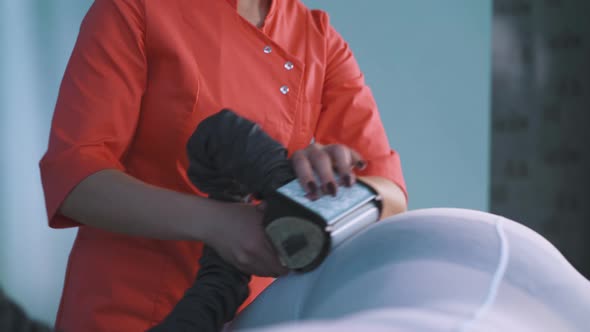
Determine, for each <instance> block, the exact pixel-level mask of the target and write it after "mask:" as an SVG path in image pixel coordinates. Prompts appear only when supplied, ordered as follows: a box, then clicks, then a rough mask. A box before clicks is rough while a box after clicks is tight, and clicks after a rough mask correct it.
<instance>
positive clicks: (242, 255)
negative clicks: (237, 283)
mask: <svg viewBox="0 0 590 332" xmlns="http://www.w3.org/2000/svg"><path fill="white" fill-rule="evenodd" d="M224 204H226V206H224V207H223V208H222V209H220V212H219V214H220V216H219V217H220V218H217V220H218V221H219V222H218V223H216V224H215V225H212V230H211V233H210V234H211V235H209V236H208V244H209V245H210V246H211V247H213V248H214V249H215V250H216V251H217V253H218V254H219V255H220V256H221V257H222V258H223V259H224V260H225V261H226V262H228V263H230V264H232V265H233V266H235V267H237V268H238V269H239V270H240V271H242V272H245V273H248V274H254V275H257V276H261V277H275V278H276V277H279V276H281V275H284V274H286V273H287V272H289V270H288V269H287V268H285V267H284V266H283V265H282V264H281V262H280V260H279V257H278V254H277V253H276V251H275V249H274V247H273V246H272V244H271V243H270V241H269V240H268V238H267V236H266V233H265V232H264V228H263V226H262V217H263V212H264V211H263V205H260V206H258V207H255V206H253V205H247V204H241V203H224Z"/></svg>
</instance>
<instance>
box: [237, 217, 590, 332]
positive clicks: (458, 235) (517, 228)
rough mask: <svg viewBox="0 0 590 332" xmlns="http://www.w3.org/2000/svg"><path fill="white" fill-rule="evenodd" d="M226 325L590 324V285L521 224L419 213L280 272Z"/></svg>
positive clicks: (553, 327) (588, 327) (409, 331)
mask: <svg viewBox="0 0 590 332" xmlns="http://www.w3.org/2000/svg"><path fill="white" fill-rule="evenodd" d="M277 324H278V325H277ZM227 330H228V331H243V330H248V331H277V332H283V331H284V332H287V331H289V332H291V331H293V332H295V331H376V332H378V331H404V332H414V331H420V332H423V331H478V332H483V331H519V332H526V331H535V332H538V331H551V332H553V331H555V332H561V331H590V282H589V281H588V280H586V279H585V278H584V277H583V276H582V275H581V274H579V273H578V272H577V271H576V270H575V269H574V268H573V267H572V266H571V265H570V264H569V263H568V262H567V261H566V260H565V258H564V257H563V256H562V255H561V254H560V253H559V251H558V250H557V249H556V248H555V247H553V246H552V245H551V244H550V243H549V242H548V241H547V240H545V239H544V238H543V237H541V236H540V235H539V234H537V233H535V232H534V231H532V230H531V229H529V228H527V227H525V226H523V225H521V224H518V223H516V222H514V221H511V220H508V219H506V218H503V217H500V216H496V215H492V214H489V213H484V212H478V211H471V210H462V209H426V210H416V211H411V212H407V213H404V214H401V215H398V216H395V217H392V218H389V219H387V220H384V221H381V222H379V223H377V224H375V225H373V226H371V227H369V228H368V229H366V230H365V231H363V232H362V233H360V234H357V235H356V236H354V237H353V238H351V239H349V240H347V241H346V242H345V243H343V244H342V245H341V246H339V247H338V248H336V249H335V250H334V251H333V252H332V253H331V254H330V255H329V256H328V258H327V259H326V261H324V263H323V264H322V265H321V266H320V267H319V268H317V269H316V270H314V271H312V272H309V273H306V274H290V275H288V276H286V277H282V278H280V279H278V280H277V281H276V282H275V283H273V284H272V285H271V286H270V287H269V288H268V289H267V290H266V291H265V292H264V293H262V294H261V295H260V296H259V297H258V299H257V300H256V301H255V302H254V303H253V304H252V305H250V306H249V307H248V308H246V310H244V311H243V312H242V314H241V315H240V316H239V317H238V318H237V319H236V320H234V322H233V323H232V324H230V325H228V327H227Z"/></svg>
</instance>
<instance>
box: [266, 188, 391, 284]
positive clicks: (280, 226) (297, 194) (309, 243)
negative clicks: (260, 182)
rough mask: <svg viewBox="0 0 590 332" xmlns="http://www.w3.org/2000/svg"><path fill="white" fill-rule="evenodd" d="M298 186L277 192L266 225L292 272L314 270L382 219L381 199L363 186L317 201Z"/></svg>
mask: <svg viewBox="0 0 590 332" xmlns="http://www.w3.org/2000/svg"><path fill="white" fill-rule="evenodd" d="M298 186H299V185H298V184H294V183H290V184H288V185H286V186H285V188H281V189H279V190H278V195H276V196H275V197H273V198H272V199H270V200H269V201H268V204H269V207H272V208H273V209H272V212H271V216H269V218H268V219H267V220H266V222H265V225H266V226H265V231H266V234H267V235H268V237H269V238H270V240H271V242H272V244H273V245H274V247H275V248H276V250H277V252H278V254H279V258H280V259H281V262H282V263H283V264H284V265H285V266H287V267H288V268H289V269H292V270H296V271H301V272H305V271H309V270H312V269H314V268H315V267H317V266H318V265H319V264H320V263H321V262H322V261H323V259H324V258H325V257H326V256H327V255H328V253H329V251H330V250H332V249H333V248H335V247H337V246H338V245H340V244H341V243H342V242H344V241H345V240H346V239H348V238H350V237H351V236H353V235H354V234H356V233H358V232H359V231H361V230H362V229H364V228H366V227H367V226H369V225H370V224H372V223H374V222H376V221H377V220H378V219H379V215H380V204H379V199H378V196H377V194H376V193H375V192H374V191H373V190H372V189H371V188H370V187H368V186H367V185H365V184H363V183H357V184H355V185H354V186H353V188H351V189H347V188H342V189H341V190H340V193H339V194H338V196H337V197H329V196H323V197H321V198H320V199H319V200H318V201H316V202H311V201H309V200H307V198H305V200H304V199H302V197H304V195H305V193H304V192H302V191H300V190H301V189H300V188H299V187H298Z"/></svg>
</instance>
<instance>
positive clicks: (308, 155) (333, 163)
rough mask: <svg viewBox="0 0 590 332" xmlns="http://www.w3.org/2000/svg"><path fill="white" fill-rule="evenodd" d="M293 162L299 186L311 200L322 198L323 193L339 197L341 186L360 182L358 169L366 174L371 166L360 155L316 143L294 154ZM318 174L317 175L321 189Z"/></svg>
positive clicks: (345, 149)
mask: <svg viewBox="0 0 590 332" xmlns="http://www.w3.org/2000/svg"><path fill="white" fill-rule="evenodd" d="M291 159H292V161H293V168H294V169H295V173H296V174H297V178H298V179H299V183H301V186H302V187H303V189H304V190H305V191H306V192H307V193H308V197H309V198H310V199H316V198H318V197H319V195H320V190H321V192H322V193H324V194H329V195H333V196H335V195H336V193H337V191H338V185H345V186H352V184H353V183H354V182H355V181H356V178H355V175H354V172H353V169H354V168H357V169H359V170H363V169H365V167H366V166H367V165H366V161H364V160H363V158H362V157H361V155H360V154H359V153H358V152H356V151H354V150H352V149H350V148H349V147H347V146H345V145H341V144H330V145H322V144H318V143H314V144H311V145H309V146H308V147H307V148H305V149H302V150H299V151H296V152H295V153H293V156H292V157H291ZM314 174H317V178H318V179H319V181H320V183H319V185H318V183H317V181H316V176H315V175H314ZM336 175H337V176H338V178H339V181H337V179H336V178H337V176H336Z"/></svg>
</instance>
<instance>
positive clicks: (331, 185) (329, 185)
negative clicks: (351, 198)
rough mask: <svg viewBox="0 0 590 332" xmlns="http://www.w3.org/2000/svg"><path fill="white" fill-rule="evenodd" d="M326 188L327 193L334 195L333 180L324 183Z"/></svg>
mask: <svg viewBox="0 0 590 332" xmlns="http://www.w3.org/2000/svg"><path fill="white" fill-rule="evenodd" d="M326 189H328V190H327V191H328V194H330V195H332V196H336V185H335V184H334V182H328V184H326Z"/></svg>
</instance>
